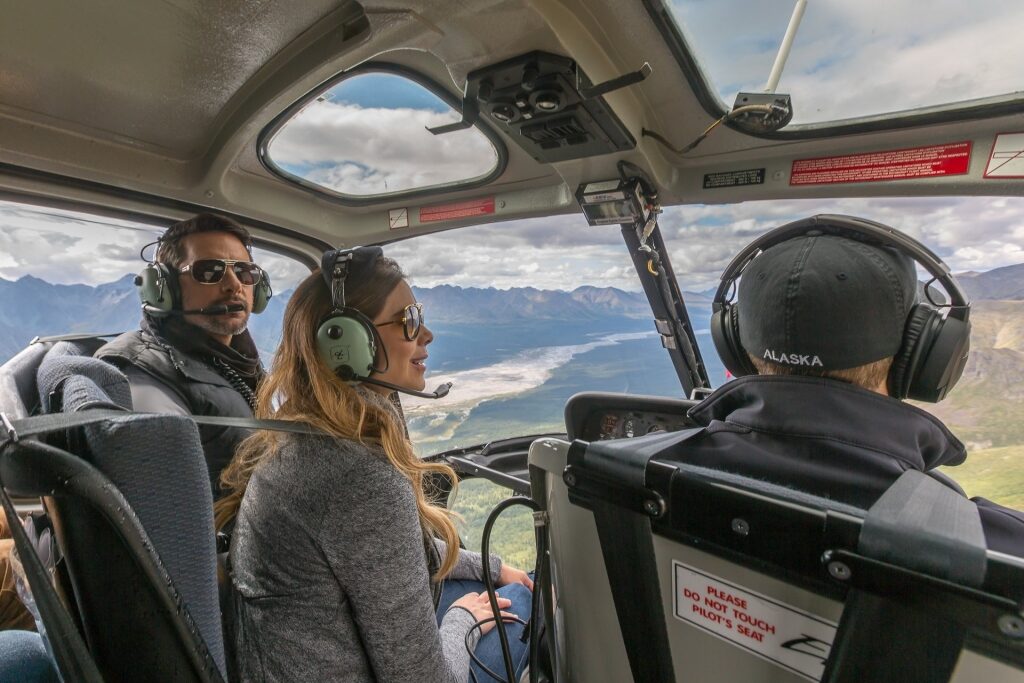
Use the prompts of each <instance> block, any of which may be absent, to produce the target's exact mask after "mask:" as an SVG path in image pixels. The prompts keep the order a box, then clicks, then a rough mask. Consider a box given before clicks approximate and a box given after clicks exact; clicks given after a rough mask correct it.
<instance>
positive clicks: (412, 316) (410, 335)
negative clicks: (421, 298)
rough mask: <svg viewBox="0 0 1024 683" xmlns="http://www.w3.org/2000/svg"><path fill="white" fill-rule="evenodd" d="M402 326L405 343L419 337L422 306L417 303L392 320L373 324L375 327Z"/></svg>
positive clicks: (421, 326) (407, 307)
mask: <svg viewBox="0 0 1024 683" xmlns="http://www.w3.org/2000/svg"><path fill="white" fill-rule="evenodd" d="M399 323H401V324H402V332H403V333H404V334H405V338H406V340H407V341H414V340H415V339H416V337H418V336H420V330H422V329H423V304H421V303H419V302H417V303H414V304H409V305H408V306H406V307H405V308H404V309H403V310H402V316H401V317H400V318H396V319H394V320H389V321H387V322H384V323H374V325H376V326H377V327H383V326H384V325H397V324H399Z"/></svg>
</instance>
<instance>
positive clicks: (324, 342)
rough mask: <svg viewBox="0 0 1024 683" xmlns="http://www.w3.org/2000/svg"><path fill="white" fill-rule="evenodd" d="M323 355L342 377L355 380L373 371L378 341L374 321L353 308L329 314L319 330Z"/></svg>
mask: <svg viewBox="0 0 1024 683" xmlns="http://www.w3.org/2000/svg"><path fill="white" fill-rule="evenodd" d="M316 343H317V348H318V349H319V352H320V357H321V358H322V359H323V361H324V362H325V363H326V364H327V366H328V367H329V368H330V369H331V370H332V371H333V372H335V373H337V374H338V375H339V376H341V377H342V378H343V379H347V380H348V381H356V380H357V378H360V377H369V376H370V374H371V373H372V372H373V371H374V362H375V361H376V358H377V343H376V339H375V335H374V330H373V323H372V322H370V321H369V320H368V319H367V318H366V316H364V315H363V314H362V313H359V311H356V310H354V309H351V308H346V309H343V310H342V311H340V312H335V313H334V314H332V315H330V316H328V317H327V318H326V319H324V321H323V322H322V323H320V327H319V328H318V329H317V331H316Z"/></svg>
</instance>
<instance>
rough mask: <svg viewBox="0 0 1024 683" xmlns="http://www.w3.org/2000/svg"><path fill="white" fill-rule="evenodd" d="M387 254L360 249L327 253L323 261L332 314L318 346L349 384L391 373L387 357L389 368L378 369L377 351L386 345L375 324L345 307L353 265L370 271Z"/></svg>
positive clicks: (323, 325)
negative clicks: (348, 280) (375, 363)
mask: <svg viewBox="0 0 1024 683" xmlns="http://www.w3.org/2000/svg"><path fill="white" fill-rule="evenodd" d="M383 253H384V252H383V250H382V249H381V248H380V247H356V248H355V249H348V250H343V251H327V252H324V255H323V258H322V259H321V260H320V272H321V275H322V276H323V278H324V282H325V283H326V285H327V291H329V292H330V293H331V312H330V313H329V314H328V315H327V317H326V318H324V319H323V320H321V321H320V326H319V327H318V328H317V331H316V344H317V348H318V349H319V351H320V357H321V358H323V360H324V362H325V363H327V365H328V367H330V368H331V370H333V371H334V372H335V373H336V374H337V375H338V376H339V377H341V379H343V380H346V381H349V382H356V381H365V380H366V379H367V378H369V376H370V375H371V374H372V373H374V372H385V371H386V370H387V356H386V354H385V355H384V363H385V367H383V368H377V367H374V361H375V360H376V358H377V349H378V348H380V349H383V348H384V345H383V344H378V337H377V328H376V327H375V326H374V324H373V321H372V320H370V319H369V318H367V317H366V316H365V315H363V314H362V313H361V312H359V311H357V310H356V309H354V308H348V307H347V306H346V305H345V279H346V278H347V277H348V275H349V273H350V272H351V270H352V269H353V265H356V266H357V267H358V269H359V270H367V271H368V270H370V269H372V267H373V264H374V262H375V261H376V260H377V259H378V258H380V256H381V254H383Z"/></svg>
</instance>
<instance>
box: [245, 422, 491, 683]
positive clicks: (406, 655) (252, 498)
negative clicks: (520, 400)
mask: <svg viewBox="0 0 1024 683" xmlns="http://www.w3.org/2000/svg"><path fill="white" fill-rule="evenodd" d="M442 546H443V544H442ZM441 550H442V552H443V547H442V549H441ZM231 564H232V570H233V579H234V584H235V588H236V589H237V590H236V595H237V599H236V602H237V608H236V615H235V618H236V633H237V636H236V639H235V642H236V646H237V655H236V656H237V660H238V667H239V673H240V676H241V679H242V680H243V681H274V682H277V681H333V682H337V683H349V682H351V683H354V682H356V681H359V682H363V681H379V682H380V683H385V682H387V683H391V682H394V683H404V682H406V681H408V682H409V683H424V682H426V681H429V682H431V683H435V682H436V683H465V682H466V681H467V679H468V678H469V654H468V653H467V651H466V635H467V634H468V633H469V631H470V627H471V625H472V624H473V621H474V619H473V616H472V615H471V614H470V613H469V612H468V611H466V610H463V609H450V610H449V611H448V612H447V613H446V614H445V615H444V619H443V621H442V623H441V626H440V628H438V626H437V621H436V617H435V612H434V604H433V599H432V594H431V586H430V572H429V570H428V564H427V558H426V553H425V552H424V543H423V536H422V532H421V530H420V524H419V518H418V517H417V514H416V504H415V499H414V497H413V491H412V485H411V484H410V482H409V480H408V479H406V478H405V477H404V476H403V475H402V474H401V473H400V472H398V471H397V470H396V469H395V467H394V466H393V465H391V464H390V462H388V460H387V459H386V456H385V455H384V453H383V451H382V450H381V449H379V448H375V447H372V446H366V445H362V444H359V443H356V442H353V441H347V440H338V439H331V438H328V437H309V436H300V435H288V436H287V437H285V440H284V441H283V446H282V448H281V449H280V451H279V452H278V453H276V454H275V455H274V456H273V457H272V458H269V459H268V460H267V461H266V462H265V463H263V464H262V465H261V466H260V467H259V468H257V470H256V472H255V473H254V474H253V476H252V479H251V480H250V482H249V486H248V489H247V490H246V493H245V497H244V499H243V501H242V506H241V508H240V510H239V514H238V521H237V525H236V527H235V531H234V535H233V539H232V543H231ZM490 564H491V572H492V576H495V577H496V576H497V574H498V573H499V572H500V570H501V560H499V559H497V558H492V561H491V563H490ZM451 577H452V578H456V579H460V578H466V579H477V580H482V579H483V576H482V573H481V558H480V555H479V554H477V553H472V552H469V551H465V550H463V551H460V555H459V563H458V565H457V567H456V569H455V571H454V572H453V574H452V575H451ZM477 634H478V631H474V632H473V637H472V639H471V640H470V644H471V645H472V646H473V647H476V642H477V640H478V639H479V636H478V635H477Z"/></svg>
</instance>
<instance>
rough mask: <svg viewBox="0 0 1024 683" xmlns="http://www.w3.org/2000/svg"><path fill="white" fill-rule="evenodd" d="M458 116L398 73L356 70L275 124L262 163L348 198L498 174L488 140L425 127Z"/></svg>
mask: <svg viewBox="0 0 1024 683" xmlns="http://www.w3.org/2000/svg"><path fill="white" fill-rule="evenodd" d="M461 118H462V115H461V114H460V113H459V112H458V111H456V110H455V109H453V108H452V106H451V105H450V104H448V103H447V102H446V101H445V100H443V99H442V98H441V97H439V96H438V95H436V94H435V93H434V92H431V90H429V89H428V88H426V87H425V86H423V85H420V84H419V83H417V82H416V81H413V80H411V79H409V78H406V77H405V76H403V75H399V74H397V73H388V72H366V73H359V74H356V75H354V76H349V77H347V78H345V79H344V80H342V81H341V82H339V83H337V84H336V85H334V86H333V87H331V88H330V89H329V90H327V91H325V92H323V93H321V94H320V95H319V96H318V97H316V98H315V99H313V100H311V101H310V102H308V103H307V104H305V106H303V107H302V108H301V109H300V110H298V111H297V112H296V113H295V114H294V115H292V116H291V117H290V118H289V119H288V120H287V121H286V122H285V123H284V124H283V125H282V126H281V127H279V128H278V129H277V130H276V131H275V132H274V133H273V134H272V137H271V139H270V142H269V143H268V144H267V153H266V156H265V160H266V162H267V163H268V164H269V165H270V167H271V168H273V169H274V170H276V171H277V172H278V173H280V174H281V175H283V176H285V177H286V178H288V179H290V180H293V181H296V182H299V183H302V184H305V185H310V186H312V187H314V188H316V189H318V190H321V191H323V192H327V193H331V194H335V195H339V196H342V197H348V198H351V199H353V200H358V199H359V198H361V197H374V196H377V197H379V196H381V195H391V194H397V193H403V192H411V191H416V190H424V189H427V188H437V187H440V186H445V185H465V184H471V183H479V182H482V181H485V180H487V179H488V178H489V177H490V176H492V175H493V174H494V173H496V172H498V171H499V170H500V169H499V162H500V157H499V154H498V149H497V147H495V144H494V142H492V140H490V139H488V137H487V136H486V135H485V134H484V133H482V132H481V131H480V130H479V129H477V128H466V129H464V130H458V131H454V132H449V133H445V134H444V135H434V134H433V133H431V132H430V131H429V130H428V128H437V127H440V126H444V125H447V124H451V123H456V122H458V121H460V120H461Z"/></svg>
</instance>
